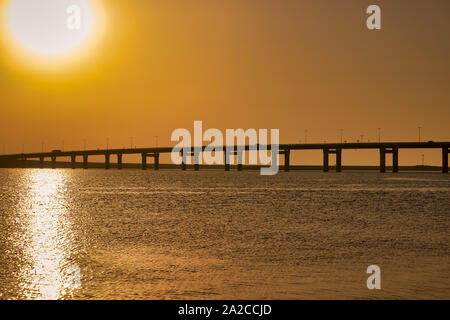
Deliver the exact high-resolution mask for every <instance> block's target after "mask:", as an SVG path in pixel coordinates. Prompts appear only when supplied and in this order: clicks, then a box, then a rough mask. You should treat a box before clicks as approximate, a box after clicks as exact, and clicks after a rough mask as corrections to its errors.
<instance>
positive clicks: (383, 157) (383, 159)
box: [380, 147, 386, 172]
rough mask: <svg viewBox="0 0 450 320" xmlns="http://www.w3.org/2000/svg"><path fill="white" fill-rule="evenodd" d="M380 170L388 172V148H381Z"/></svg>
mask: <svg viewBox="0 0 450 320" xmlns="http://www.w3.org/2000/svg"><path fill="white" fill-rule="evenodd" d="M380 172H386V148H383V147H382V148H380Z"/></svg>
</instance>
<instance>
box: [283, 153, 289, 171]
mask: <svg viewBox="0 0 450 320" xmlns="http://www.w3.org/2000/svg"><path fill="white" fill-rule="evenodd" d="M290 166H291V150H290V149H286V150H284V171H286V172H288V171H289V170H290Z"/></svg>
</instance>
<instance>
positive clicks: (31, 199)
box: [19, 170, 79, 299]
mask: <svg viewBox="0 0 450 320" xmlns="http://www.w3.org/2000/svg"><path fill="white" fill-rule="evenodd" d="M24 174H25V175H27V176H26V177H25V179H26V180H27V183H28V185H29V188H28V190H27V196H26V198H25V199H27V202H26V203H25V204H24V205H25V210H24V212H22V215H23V218H24V219H25V223H24V230H23V234H22V235H21V238H22V239H21V241H20V245H21V246H22V247H23V248H24V249H23V251H24V252H23V255H24V258H25V261H26V263H24V264H23V268H22V270H20V272H19V275H20V278H21V291H22V292H23V293H24V295H25V296H26V298H28V299H61V298H64V297H65V296H67V295H69V294H71V293H72V292H74V290H76V289H77V288H78V285H77V282H78V281H79V279H78V278H75V277H78V276H79V273H78V272H77V269H78V270H79V268H78V266H77V265H74V264H73V263H72V262H71V260H70V256H71V254H72V251H71V250H72V249H73V248H74V247H75V245H76V244H75V242H74V240H73V237H72V230H71V221H70V219H69V218H68V216H67V215H68V213H67V203H66V200H65V192H66V189H65V183H66V180H67V178H68V175H70V174H69V173H68V172H67V171H59V170H58V171H51V170H30V171H26V172H25V173H24Z"/></svg>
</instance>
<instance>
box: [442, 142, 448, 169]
mask: <svg viewBox="0 0 450 320" xmlns="http://www.w3.org/2000/svg"><path fill="white" fill-rule="evenodd" d="M448 152H449V149H448V147H444V148H442V173H448Z"/></svg>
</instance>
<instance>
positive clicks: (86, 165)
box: [83, 154, 88, 170]
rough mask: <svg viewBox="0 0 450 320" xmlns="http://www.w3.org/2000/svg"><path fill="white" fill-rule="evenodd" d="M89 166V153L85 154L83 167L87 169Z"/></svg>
mask: <svg viewBox="0 0 450 320" xmlns="http://www.w3.org/2000/svg"><path fill="white" fill-rule="evenodd" d="M87 168H88V155H87V154H83V169H85V170H87Z"/></svg>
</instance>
